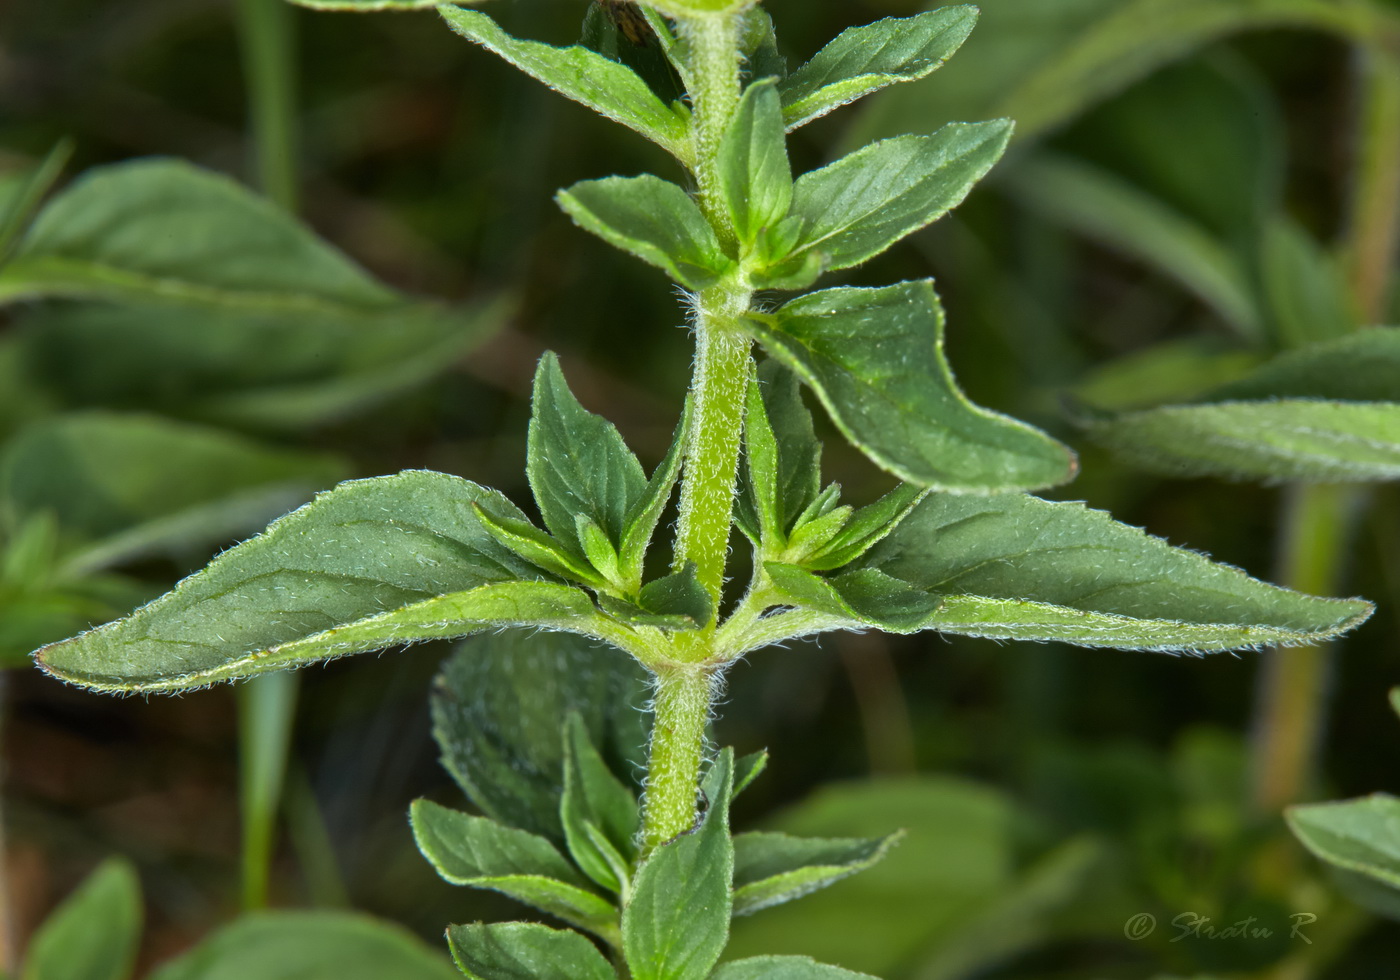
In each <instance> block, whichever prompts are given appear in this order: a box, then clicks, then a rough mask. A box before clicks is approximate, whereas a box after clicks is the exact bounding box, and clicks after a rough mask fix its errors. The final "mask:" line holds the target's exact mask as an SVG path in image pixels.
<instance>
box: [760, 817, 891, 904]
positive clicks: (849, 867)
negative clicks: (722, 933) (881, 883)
mask: <svg viewBox="0 0 1400 980" xmlns="http://www.w3.org/2000/svg"><path fill="white" fill-rule="evenodd" d="M901 836H902V834H899V833H894V834H889V835H887V836H885V837H879V838H872V839H860V838H834V839H833V838H820V837H792V836H790V835H788V834H775V833H751V834H738V835H736V836H735V837H734V914H735V915H749V914H751V913H753V912H757V911H758V910H759V909H766V908H768V907H769V906H772V905H781V904H782V903H784V902H791V901H793V900H794V899H798V898H801V897H802V896H804V895H808V894H811V893H812V892H814V891H817V890H818V889H821V888H825V887H826V886H827V885H831V884H834V883H835V882H837V881H840V880H841V879H842V878H846V877H849V876H850V875H853V874H855V873H856V872H858V871H864V870H865V869H866V868H869V867H871V866H872V865H874V864H875V863H876V862H878V861H880V860H882V859H883V858H884V857H885V855H886V854H888V853H889V850H890V848H892V847H893V846H894V845H895V844H896V843H897V842H898V841H899V838H900V837H901Z"/></svg>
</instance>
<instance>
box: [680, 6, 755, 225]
mask: <svg viewBox="0 0 1400 980" xmlns="http://www.w3.org/2000/svg"><path fill="white" fill-rule="evenodd" d="M680 29H681V33H682V34H683V35H684V37H685V38H686V40H687V41H688V42H689V43H690V52H691V86H692V88H691V92H690V101H691V106H692V108H693V109H694V113H695V115H694V119H695V146H694V152H695V160H694V166H693V168H692V169H693V171H694V173H695V181H696V183H697V184H698V185H699V189H700V208H701V210H702V211H704V212H705V216H706V217H708V218H709V219H710V223H711V224H712V225H714V228H715V232H716V233H717V234H718V235H719V237H720V240H721V241H723V242H725V243H727V244H730V245H732V244H734V230H733V228H732V227H731V225H730V222H729V219H728V217H727V216H726V215H725V210H724V207H723V205H722V204H721V203H720V199H719V175H718V173H717V169H716V167H715V166H714V162H715V161H716V160H717V159H718V157H719V145H720V141H721V140H723V139H724V131H725V130H726V129H727V128H728V127H729V121H730V119H732V118H733V116H734V110H735V108H736V107H737V106H738V104H739V97H740V96H741V95H742V94H743V86H742V84H741V82H740V77H739V60H740V58H739V18H738V17H737V16H735V15H734V14H713V15H710V16H697V17H693V18H688V19H686V20H684V21H682V22H681V24H680Z"/></svg>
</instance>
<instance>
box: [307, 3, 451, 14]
mask: <svg viewBox="0 0 1400 980" xmlns="http://www.w3.org/2000/svg"><path fill="white" fill-rule="evenodd" d="M287 2H288V3H294V4H296V5H297V6H298V7H310V8H311V9H312V10H337V11H344V12H346V13H374V12H375V11H380V10H434V9H436V8H438V7H441V6H442V5H443V3H444V0H287ZM445 2H447V3H453V2H456V0H445ZM461 2H462V3H469V2H475V0H461Z"/></svg>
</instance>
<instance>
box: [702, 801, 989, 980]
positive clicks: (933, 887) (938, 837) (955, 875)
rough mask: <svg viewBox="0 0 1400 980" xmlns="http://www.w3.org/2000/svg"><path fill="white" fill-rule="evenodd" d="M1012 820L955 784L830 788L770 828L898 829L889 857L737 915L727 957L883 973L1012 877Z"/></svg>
mask: <svg viewBox="0 0 1400 980" xmlns="http://www.w3.org/2000/svg"><path fill="white" fill-rule="evenodd" d="M1011 820H1012V811H1011V806H1010V804H1009V802H1008V801H1006V800H1005V799H1003V798H1002V797H1001V796H1000V795H999V794H997V793H996V792H994V791H993V790H990V789H985V788H982V787H978V786H975V785H973V784H971V783H968V782H964V781H961V780H954V779H946V778H906V779H885V780H873V781H861V782H854V783H841V784H832V785H828V786H826V787H824V788H822V789H820V790H818V792H817V793H816V794H814V795H813V796H812V797H810V798H809V799H807V800H806V801H804V802H802V803H800V804H798V805H797V806H795V807H793V808H790V809H789V810H787V811H785V812H784V813H781V814H779V815H778V817H777V819H776V820H775V821H774V823H773V825H772V826H771V827H770V829H772V830H778V831H781V832H783V833H788V834H794V835H798V836H803V837H846V838H850V837H859V838H877V837H880V836H881V835H883V834H887V833H890V832H891V831H893V830H896V829H898V828H901V827H902V828H904V829H905V830H906V832H907V836H906V837H905V838H904V840H903V842H902V843H901V844H900V847H899V850H898V852H897V857H896V858H895V859H893V860H887V861H882V862H880V863H879V864H877V865H876V866H875V867H873V868H871V869H870V870H868V871H864V872H862V873H861V874H858V875H856V876H854V877H852V878H850V879H849V880H847V881H843V882H841V883H840V884H839V885H837V886H836V887H834V888H829V889H826V890H824V891H821V892H818V893H817V894H814V895H810V896H808V897H806V898H804V899H803V900H802V901H800V902H794V903H792V904H791V905H783V906H779V907H777V908H771V909H766V910H765V911H763V912H762V913H760V914H758V915H754V916H745V917H742V918H738V919H735V920H734V925H733V932H732V935H731V939H730V944H729V946H728V947H727V949H726V951H725V952H726V955H727V956H729V957H734V958H740V957H745V956H759V955H764V954H774V953H776V954H790V955H805V956H812V957H815V958H816V959H817V960H820V961H826V962H835V963H840V964H842V965H843V966H845V967H847V968H849V969H853V970H862V971H865V972H868V973H872V974H874V975H876V976H888V975H890V974H891V973H894V972H895V971H896V969H897V968H899V967H901V966H902V965H903V964H905V963H907V962H908V961H909V958H910V956H911V955H913V954H915V953H917V952H918V951H919V950H920V949H922V948H924V947H925V945H926V944H927V943H929V942H931V941H933V940H934V939H935V938H936V937H938V936H941V935H949V934H952V933H954V932H955V931H956V930H957V929H958V928H960V927H961V925H962V924H963V923H964V922H966V921H967V917H968V914H969V912H970V911H971V910H972V909H975V908H979V907H982V906H983V905H984V903H986V902H988V901H990V900H992V899H993V898H994V897H995V896H998V895H1000V894H1002V893H1003V891H1004V890H1005V889H1006V888H1007V886H1008V885H1010V883H1011V882H1012V881H1013V880H1014V875H1013V870H1012V865H1011V859H1012V844H1011V836H1010V824H1011Z"/></svg>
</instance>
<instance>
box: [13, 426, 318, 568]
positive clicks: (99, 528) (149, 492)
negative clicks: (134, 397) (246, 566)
mask: <svg viewBox="0 0 1400 980" xmlns="http://www.w3.org/2000/svg"><path fill="white" fill-rule="evenodd" d="M343 472H344V467H343V464H341V463H340V462H339V461H337V460H335V459H333V458H330V457H327V456H313V455H309V454H304V453H296V452H289V451H286V450H279V449H273V448H270V447H268V446H264V445H261V444H259V443H257V442H254V441H252V440H249V439H245V438H242V437H240V436H235V435H231V434H229V433H226V432H223V431H220V430H217V429H210V428H205V427H203V426H195V425H189V424H186V423H182V422H174V421H170V420H167V419H161V418H157V417H154V416H142V415H118V414H115V413H108V412H86V413H75V414H71V415H58V416H53V417H50V418H48V419H45V420H44V421H42V422H38V423H35V424H33V425H30V426H27V427H26V428H25V429H23V430H22V431H21V432H20V433H19V434H18V435H16V436H15V437H14V438H13V439H11V440H10V441H9V442H8V443H6V444H5V446H4V448H3V450H0V517H5V518H6V519H8V520H14V519H16V518H19V519H23V517H24V516H25V515H30V514H35V513H39V512H40V511H45V512H50V513H52V514H53V515H54V516H55V517H57V518H58V520H59V521H60V522H61V524H62V527H63V531H64V533H65V534H67V535H70V536H73V537H76V538H78V539H79V540H81V541H82V542H83V545H84V548H83V550H82V551H81V552H79V553H76V554H73V555H72V556H71V557H70V559H69V562H70V568H71V569H72V570H73V571H75V572H77V571H81V572H88V571H92V570H95V569H98V568H104V567H110V566H113V565H116V564H119V563H121V562H125V561H130V560H132V559H134V558H139V557H145V556H148V555H152V554H158V553H161V552H165V551H171V550H174V549H178V548H182V547H184V548H189V547H199V546H204V545H208V544H218V543H222V542H224V541H227V540H229V539H231V538H235V537H237V536H240V535H243V534H247V533H251V532H253V531H256V530H257V529H258V528H260V527H262V526H263V525H265V524H266V523H267V521H268V520H270V519H272V518H274V517H277V516H278V515H280V514H283V513H286V512H287V511H288V510H290V509H291V508H293V507H295V506H297V505H298V504H300V503H303V502H304V501H305V500H306V499H307V498H308V497H310V496H311V494H312V493H313V492H314V491H315V490H317V489H320V488H321V487H324V486H326V485H327V484H330V483H332V482H334V481H335V480H336V479H337V478H338V477H339V476H341V475H342V474H343ZM173 474H178V479H174V478H172V475H173Z"/></svg>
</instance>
